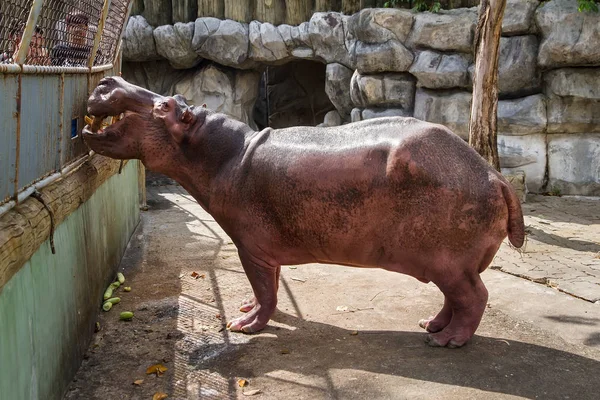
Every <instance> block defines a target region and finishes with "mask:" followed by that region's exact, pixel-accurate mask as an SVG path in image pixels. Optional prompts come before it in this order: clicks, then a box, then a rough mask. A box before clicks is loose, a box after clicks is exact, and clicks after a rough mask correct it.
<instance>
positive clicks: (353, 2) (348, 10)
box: [342, 0, 364, 15]
mask: <svg viewBox="0 0 600 400" xmlns="http://www.w3.org/2000/svg"><path fill="white" fill-rule="evenodd" d="M361 3H364V0H363V1H361V0H342V12H343V13H344V14H346V15H352V14H354V13H356V12H358V11H359V10H360V4H361Z"/></svg>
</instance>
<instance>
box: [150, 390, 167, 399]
mask: <svg viewBox="0 0 600 400" xmlns="http://www.w3.org/2000/svg"><path fill="white" fill-rule="evenodd" d="M167 397H169V395H168V394H166V393H163V392H156V393H154V396H152V400H163V399H166V398H167Z"/></svg>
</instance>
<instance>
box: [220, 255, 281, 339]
mask: <svg viewBox="0 0 600 400" xmlns="http://www.w3.org/2000/svg"><path fill="white" fill-rule="evenodd" d="M238 253H239V256H240V261H241V262H242V266H243V267H244V271H245V272H246V276H247V277H248V280H249V281H250V285H251V286H252V290H253V291H254V298H253V299H250V300H246V301H244V303H243V304H242V308H240V311H242V312H246V314H245V315H243V316H241V317H239V318H236V319H234V320H233V321H230V322H229V323H228V324H227V328H228V329H229V330H231V331H234V332H244V333H253V332H258V331H260V330H261V329H263V328H264V327H265V326H267V323H268V322H269V319H270V318H271V315H273V313H274V312H275V307H276V306H277V289H278V287H279V272H280V270H281V266H279V265H271V264H269V263H267V262H265V261H263V260H260V259H257V258H255V257H252V256H251V255H250V254H248V252H246V251H244V250H240V251H239V252H238Z"/></svg>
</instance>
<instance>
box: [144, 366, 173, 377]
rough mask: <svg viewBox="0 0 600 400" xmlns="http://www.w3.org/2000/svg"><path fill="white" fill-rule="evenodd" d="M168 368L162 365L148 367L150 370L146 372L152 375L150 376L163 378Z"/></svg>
mask: <svg viewBox="0 0 600 400" xmlns="http://www.w3.org/2000/svg"><path fill="white" fill-rule="evenodd" d="M167 369H168V368H167V367H165V366H164V365H162V364H154V365H152V366H150V367H148V369H147V370H146V374H148V375H150V374H156V375H157V376H161V375H162V374H164V373H165V372H166V371H167Z"/></svg>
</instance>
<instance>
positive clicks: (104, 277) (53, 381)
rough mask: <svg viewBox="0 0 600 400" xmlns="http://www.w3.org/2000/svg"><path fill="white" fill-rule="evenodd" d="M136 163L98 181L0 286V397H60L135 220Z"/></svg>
mask: <svg viewBox="0 0 600 400" xmlns="http://www.w3.org/2000/svg"><path fill="white" fill-rule="evenodd" d="M137 182H138V162H137V161H131V162H128V163H127V164H126V165H125V167H124V169H123V172H122V173H121V174H120V175H119V174H116V175H113V176H111V177H110V178H108V180H107V181H106V182H104V183H103V184H102V185H101V186H100V187H99V188H98V189H97V190H96V192H95V193H94V194H92V195H91V197H90V198H89V200H88V201H86V202H85V203H83V204H82V205H81V206H80V207H79V208H77V210H75V211H74V212H73V213H71V214H70V215H69V216H68V217H66V218H65V219H64V221H63V222H62V223H61V224H60V225H59V226H58V227H56V230H55V232H54V244H55V248H56V254H52V253H51V250H50V244H49V240H46V241H45V242H44V243H43V244H42V245H41V246H40V247H39V249H37V251H36V252H35V253H34V254H33V256H32V257H31V258H30V259H29V261H28V262H26V263H25V265H23V266H22V267H21V268H20V269H19V270H18V272H16V273H15V274H14V275H13V276H12V278H10V280H9V281H8V282H6V283H5V284H4V286H3V287H2V288H1V291H0V361H1V365H2V374H0V398H2V399H15V400H18V399H19V400H20V399H23V400H24V399H43V400H46V399H60V398H62V396H63V394H64V391H65V390H66V387H67V385H68V383H69V382H70V381H71V379H72V377H73V375H74V374H75V372H76V371H77V368H78V367H79V365H80V362H81V360H82V358H83V355H84V353H85V351H86V349H87V346H88V344H89V341H90V339H91V336H92V333H93V332H94V325H95V322H96V315H97V313H98V312H99V310H100V308H99V306H100V301H101V299H102V293H103V291H104V289H105V285H107V284H108V282H109V281H110V280H111V279H112V278H114V274H115V272H116V268H117V266H118V264H119V262H120V259H121V256H122V254H123V252H124V251H125V248H126V247H127V243H128V241H129V238H130V236H131V234H132V233H133V231H134V230H135V227H136V225H137V223H138V221H139V207H138V204H139V203H138V184H137Z"/></svg>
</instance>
